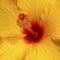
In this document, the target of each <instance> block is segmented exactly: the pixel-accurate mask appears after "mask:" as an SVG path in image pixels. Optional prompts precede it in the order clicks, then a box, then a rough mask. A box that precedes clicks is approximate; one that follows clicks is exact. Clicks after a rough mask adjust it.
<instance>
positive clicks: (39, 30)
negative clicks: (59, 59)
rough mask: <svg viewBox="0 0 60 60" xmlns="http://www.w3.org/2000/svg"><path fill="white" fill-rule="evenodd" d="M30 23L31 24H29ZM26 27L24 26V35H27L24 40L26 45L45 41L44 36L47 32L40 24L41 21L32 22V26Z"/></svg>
mask: <svg viewBox="0 0 60 60" xmlns="http://www.w3.org/2000/svg"><path fill="white" fill-rule="evenodd" d="M28 23H29V22H28ZM28 23H27V25H24V26H23V34H25V36H24V40H25V42H26V43H28V44H30V43H33V44H35V43H39V42H41V41H42V40H43V36H44V31H45V27H44V26H43V25H42V24H40V21H37V20H33V21H32V20H31V22H30V26H29V25H28Z"/></svg>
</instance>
